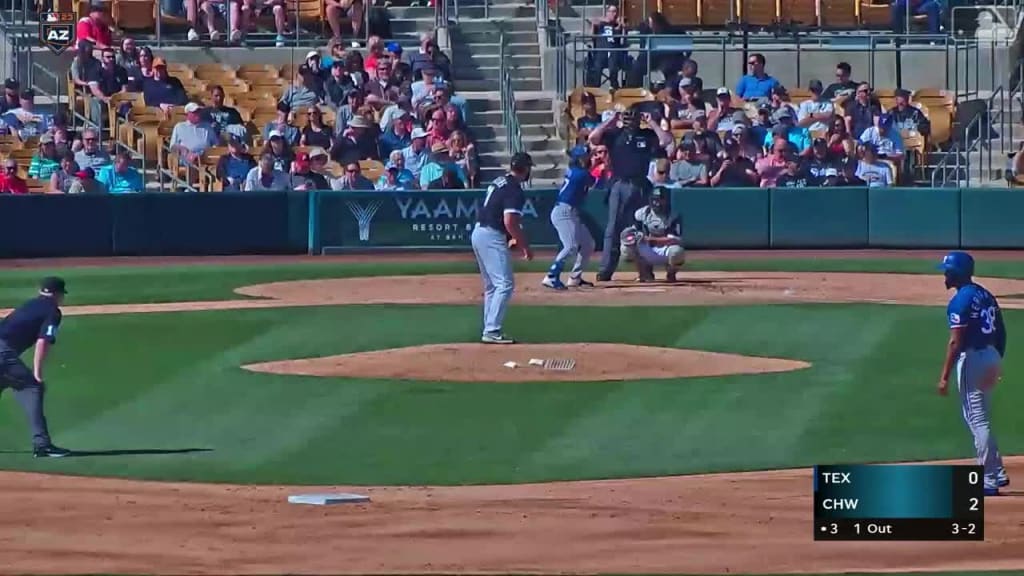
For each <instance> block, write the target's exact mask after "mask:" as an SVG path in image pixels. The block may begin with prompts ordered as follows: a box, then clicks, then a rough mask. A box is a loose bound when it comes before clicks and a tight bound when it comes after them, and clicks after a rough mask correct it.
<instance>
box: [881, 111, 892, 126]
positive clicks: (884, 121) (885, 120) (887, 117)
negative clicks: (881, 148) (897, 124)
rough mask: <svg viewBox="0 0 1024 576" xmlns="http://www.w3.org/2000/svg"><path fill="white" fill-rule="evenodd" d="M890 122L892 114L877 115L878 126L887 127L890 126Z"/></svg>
mask: <svg viewBox="0 0 1024 576" xmlns="http://www.w3.org/2000/svg"><path fill="white" fill-rule="evenodd" d="M892 122H893V119H892V114H882V115H881V116H879V117H878V127H879V128H889V127H890V126H892Z"/></svg>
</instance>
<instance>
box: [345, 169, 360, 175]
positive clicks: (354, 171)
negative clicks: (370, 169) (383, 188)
mask: <svg viewBox="0 0 1024 576" xmlns="http://www.w3.org/2000/svg"><path fill="white" fill-rule="evenodd" d="M345 171H346V172H348V173H349V174H358V173H359V168H349V169H347V170H345Z"/></svg>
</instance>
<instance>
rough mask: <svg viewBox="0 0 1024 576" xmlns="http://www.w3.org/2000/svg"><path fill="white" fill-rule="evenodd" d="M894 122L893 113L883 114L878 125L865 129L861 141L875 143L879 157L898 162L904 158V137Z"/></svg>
mask: <svg viewBox="0 0 1024 576" xmlns="http://www.w3.org/2000/svg"><path fill="white" fill-rule="evenodd" d="M893 124H894V122H893V119H892V115H891V114H882V115H881V116H879V117H878V126H871V127H870V128H868V129H867V130H865V131H864V133H863V134H861V136H860V141H861V142H862V143H864V144H874V146H875V148H876V149H877V150H878V156H879V157H881V158H885V159H886V160H892V161H893V162H896V163H897V164H898V163H899V162H900V161H901V160H902V159H903V138H901V137H900V132H899V130H897V129H896V128H895V127H894V126H893Z"/></svg>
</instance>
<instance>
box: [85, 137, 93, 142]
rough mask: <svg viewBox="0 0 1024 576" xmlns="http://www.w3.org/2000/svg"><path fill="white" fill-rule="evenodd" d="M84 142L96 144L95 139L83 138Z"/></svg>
mask: <svg viewBox="0 0 1024 576" xmlns="http://www.w3.org/2000/svg"><path fill="white" fill-rule="evenodd" d="M82 140H83V141H84V142H95V141H96V139H95V138H82Z"/></svg>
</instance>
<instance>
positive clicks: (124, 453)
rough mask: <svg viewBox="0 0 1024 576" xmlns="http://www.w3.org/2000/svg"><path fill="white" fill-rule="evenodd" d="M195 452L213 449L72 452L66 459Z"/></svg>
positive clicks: (211, 449) (211, 450)
mask: <svg viewBox="0 0 1024 576" xmlns="http://www.w3.org/2000/svg"><path fill="white" fill-rule="evenodd" d="M195 452H213V448H177V449H169V450H162V449H156V448H152V449H147V448H140V449H136V450H72V451H71V454H68V456H67V457H68V458H79V457H90V456H146V455H154V454H156V455H158V454H192V453H195Z"/></svg>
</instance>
